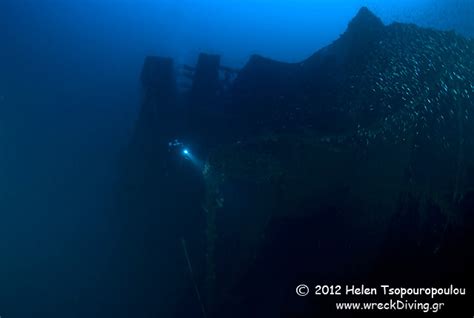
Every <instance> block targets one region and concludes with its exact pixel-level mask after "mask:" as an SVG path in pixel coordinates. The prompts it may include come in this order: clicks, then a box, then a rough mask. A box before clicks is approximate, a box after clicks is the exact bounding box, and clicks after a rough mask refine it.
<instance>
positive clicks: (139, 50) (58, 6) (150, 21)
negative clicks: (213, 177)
mask: <svg viewBox="0 0 474 318" xmlns="http://www.w3.org/2000/svg"><path fill="white" fill-rule="evenodd" d="M362 5H367V6H368V7H369V8H370V9H372V10H373V11H374V13H376V14H377V15H378V16H380V17H381V18H382V19H383V21H384V22H385V23H391V22H393V21H402V22H410V23H417V24H420V25H423V26H428V27H433V28H440V29H455V30H456V31H457V32H459V33H462V34H464V35H467V36H473V35H474V25H473V22H472V21H473V20H472V19H471V18H470V17H472V16H473V15H474V4H473V3H472V1H467V0H466V1H463V0H398V1H395V0H391V1H382V0H380V1H376V0H371V1H358V0H347V1H344V0H321V1H318V0H312V1H311V0H307V1H303V0H292V1H281V0H280V1H275V0H260V1H257V0H254V1H250V0H245V1H244V0H240V1H239V0H226V1H223V0H213V1H210V0H203V1H198V0H80V1H67V0H1V1H0V254H1V257H2V261H1V262H0V282H1V283H0V316H1V317H7V318H9V317H73V316H75V315H77V316H79V315H81V314H88V313H90V312H94V310H93V309H91V307H93V306H95V305H94V304H93V303H94V299H96V300H97V299H99V300H97V303H99V302H100V299H102V298H101V297H103V295H95V294H94V293H95V292H97V291H96V290H97V288H96V286H97V284H102V285H103V284H105V283H103V282H101V281H100V278H99V277H100V273H101V272H103V271H107V268H108V266H110V264H109V263H108V260H107V257H106V256H104V255H102V254H100V252H99V251H100V250H98V249H96V246H97V242H100V243H99V244H98V245H101V244H102V245H101V246H109V245H110V244H112V243H111V241H113V238H111V237H110V236H109V232H108V229H109V224H108V222H109V221H110V220H109V215H108V210H109V206H110V202H111V201H112V189H113V185H114V184H115V181H116V180H115V172H116V170H117V161H118V159H117V158H118V155H119V153H120V151H121V149H123V147H124V146H125V145H126V144H127V142H128V138H129V137H130V133H131V131H132V127H133V124H134V122H135V119H136V114H137V109H138V105H139V97H140V94H139V93H140V90H139V85H138V77H139V72H140V69H141V66H142V63H143V59H144V57H145V56H147V55H150V54H152V55H162V56H173V57H174V58H175V59H176V60H177V62H178V63H190V64H193V63H194V61H195V59H196V57H197V54H198V53H199V52H208V53H218V54H221V55H222V56H223V64H225V65H228V66H233V67H241V66H242V65H243V64H244V63H245V62H246V61H247V59H248V57H249V56H250V55H251V54H261V55H264V56H268V57H272V58H274V59H278V60H284V61H299V60H302V59H304V58H306V57H307V56H309V55H310V54H312V53H313V52H315V51H316V50H317V49H319V48H321V47H323V46H325V45H327V44H329V43H331V42H332V41H333V40H335V39H336V38H337V37H338V36H339V35H340V34H341V33H342V32H344V30H345V28H346V26H347V23H348V21H350V19H351V18H352V17H353V16H354V15H355V14H356V12H357V11H358V9H359V8H360V7H361V6H362ZM97 293H98V292H97ZM91 295H92V296H91ZM85 299H87V300H85Z"/></svg>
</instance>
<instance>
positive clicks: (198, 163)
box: [181, 148, 202, 168]
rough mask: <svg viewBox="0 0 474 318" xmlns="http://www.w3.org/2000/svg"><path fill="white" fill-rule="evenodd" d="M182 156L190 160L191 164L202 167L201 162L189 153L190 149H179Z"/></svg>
mask: <svg viewBox="0 0 474 318" xmlns="http://www.w3.org/2000/svg"><path fill="white" fill-rule="evenodd" d="M181 153H182V155H183V157H184V158H185V159H187V160H189V161H191V163H192V164H193V165H195V166H196V167H199V168H201V167H202V163H201V162H200V161H199V160H198V159H197V158H196V157H195V156H194V155H193V154H192V153H191V151H190V150H189V149H188V148H184V149H183V150H182V151H181Z"/></svg>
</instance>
